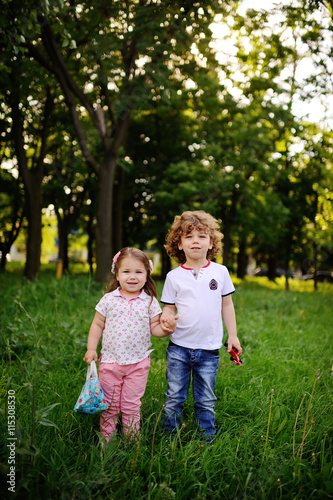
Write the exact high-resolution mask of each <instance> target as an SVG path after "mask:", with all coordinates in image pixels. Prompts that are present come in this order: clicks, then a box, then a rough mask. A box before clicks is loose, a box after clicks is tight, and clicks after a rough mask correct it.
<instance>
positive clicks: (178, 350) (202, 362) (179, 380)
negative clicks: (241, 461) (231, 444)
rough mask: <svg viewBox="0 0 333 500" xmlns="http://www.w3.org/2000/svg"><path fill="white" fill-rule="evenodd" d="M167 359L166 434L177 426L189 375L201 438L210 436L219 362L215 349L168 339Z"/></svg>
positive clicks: (213, 421)
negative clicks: (182, 345) (207, 349)
mask: <svg viewBox="0 0 333 500" xmlns="http://www.w3.org/2000/svg"><path fill="white" fill-rule="evenodd" d="M166 360H167V369H166V378H167V382H168V388H167V392H166V403H165V408H164V415H163V425H164V428H165V430H166V431H167V432H169V433H175V432H177V429H179V428H180V425H181V419H182V414H183V409H184V403H185V401H186V399H187V396H188V390H189V387H190V381H191V374H192V389H193V397H194V410H195V416H196V419H197V424H198V427H199V429H200V432H201V434H202V436H203V437H204V439H207V440H210V439H212V438H213V436H214V434H215V433H216V430H215V412H214V406H215V403H216V396H215V394H214V387H215V381H216V374H217V370H218V364H219V351H218V349H216V350H214V351H206V350H204V349H189V348H187V347H181V346H178V345H176V344H174V343H173V342H171V341H170V342H169V346H168V348H167V352H166Z"/></svg>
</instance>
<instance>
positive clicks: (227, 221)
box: [222, 190, 239, 267]
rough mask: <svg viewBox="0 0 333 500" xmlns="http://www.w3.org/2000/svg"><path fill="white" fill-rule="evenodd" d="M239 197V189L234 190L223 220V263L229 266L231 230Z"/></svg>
mask: <svg viewBox="0 0 333 500" xmlns="http://www.w3.org/2000/svg"><path fill="white" fill-rule="evenodd" d="M238 199H239V191H238V190H234V191H233V193H232V196H231V206H230V209H229V212H228V214H226V215H225V217H224V220H222V222H223V223H224V225H223V235H224V237H223V240H222V244H223V264H224V265H225V266H226V267H228V266H229V261H230V254H231V230H232V226H233V223H234V220H235V216H236V209H237V202H238Z"/></svg>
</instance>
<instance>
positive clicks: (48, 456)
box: [0, 266, 333, 500]
mask: <svg viewBox="0 0 333 500" xmlns="http://www.w3.org/2000/svg"><path fill="white" fill-rule="evenodd" d="M0 280H1V281H0V286H1V290H2V301H1V306H0V307H1V315H0V318H1V320H0V321H1V325H0V326H1V340H0V355H1V365H0V373H1V377H0V380H1V384H0V391H1V402H2V403H1V408H0V411H1V414H2V416H3V418H1V422H0V428H1V433H0V436H1V444H2V446H1V464H2V467H1V474H2V476H3V480H2V481H1V493H2V497H4V498H8V496H9V492H8V490H7V487H8V485H6V481H7V480H8V478H7V474H8V473H9V468H8V467H9V465H8V456H9V449H8V448H7V444H8V440H7V437H8V428H7V414H8V413H7V401H8V394H9V392H8V391H15V403H16V404H15V417H16V437H17V442H16V448H15V460H16V461H15V484H16V486H15V491H16V492H15V494H12V493H10V496H11V498H23V497H25V498H27V499H28V498H29V499H30V498H31V499H32V498H34V499H35V498H63V499H65V498H73V499H76V498H77V499H79V498H83V497H84V498H95V499H99V498H101V499H102V498H114V499H124V498H134V497H135V498H138V499H146V498H151V499H172V498H177V499H178V498H179V499H191V498H202V499H204V498H205V499H208V498H209V499H220V498H222V499H230V500H231V499H234V498H245V497H246V498H253V499H255V498H258V499H259V498H260V499H262V498H269V499H278V498H286V499H301V498H318V499H319V498H320V499H326V498H330V497H331V496H332V494H333V478H332V467H331V466H332V458H333V457H332V449H333V447H332V445H333V435H332V423H333V422H332V397H331V394H332V376H331V358H332V343H331V335H330V327H331V319H330V313H331V310H332V305H333V304H332V299H333V294H332V286H331V285H329V284H326V285H325V284H320V288H319V290H318V292H317V293H314V292H312V286H313V285H312V284H309V283H306V282H296V281H295V282H293V283H292V286H291V291H290V292H285V291H284V290H283V284H282V282H280V281H278V282H277V283H271V282H269V281H268V280H267V279H265V278H259V279H248V280H246V281H245V282H239V281H238V280H237V279H235V284H236V290H237V292H236V294H235V295H234V303H235V307H236V313H237V320H238V330H239V336H240V338H241V341H242V345H243V348H244V354H243V358H244V365H243V367H238V366H235V365H234V364H233V363H231V362H230V361H229V356H228V355H227V354H226V352H225V351H224V350H223V349H222V350H221V361H220V369H219V372H218V378H217V384H216V394H217V397H218V402H217V404H216V423H217V429H218V435H217V438H216V440H215V442H214V444H213V445H212V446H211V447H210V446H206V445H204V444H203V443H201V441H200V439H199V436H198V433H197V427H196V423H195V419H194V412H193V401H192V396H191V395H190V396H189V401H188V403H187V405H186V407H185V411H184V419H183V421H184V424H185V427H184V428H183V429H182V430H181V432H180V435H179V436H177V438H176V439H175V440H171V441H170V440H169V439H168V438H167V437H166V436H165V435H164V434H163V431H162V427H161V422H160V418H161V409H162V405H163V403H164V393H165V390H166V381H165V349H166V346H167V342H168V340H167V339H153V345H154V348H155V350H154V352H153V353H152V355H151V359H152V364H151V370H150V373H149V380H148V385H147V390H146V393H145V395H144V397H143V400H142V432H141V436H140V438H139V440H138V441H137V442H127V441H126V439H124V438H122V437H120V435H119V436H118V437H116V438H115V439H113V440H111V442H110V443H109V445H105V443H103V441H102V439H101V435H100V434H99V422H98V417H94V416H88V415H78V414H75V413H74V412H73V407H74V404H75V401H76V399H77V396H78V394H79V392H80V390H81V388H82V385H83V383H84V380H85V375H86V365H85V363H84V362H83V359H82V358H83V354H84V352H85V349H86V340H87V334H88V329H89V326H90V323H91V320H92V317H93V314H94V307H95V304H96V303H97V301H98V300H99V298H100V297H101V294H102V289H101V286H99V285H97V284H96V283H94V282H93V281H92V280H91V278H89V277H88V276H87V275H83V274H82V275H77V276H74V277H70V276H68V275H65V276H64V277H63V278H62V280H60V281H59V280H56V279H55V277H54V273H53V275H52V274H50V273H49V272H48V271H45V272H43V273H42V277H41V279H40V280H39V281H34V282H26V281H23V282H22V278H21V274H19V273H17V272H14V269H13V267H12V266H9V272H8V274H7V276H6V278H5V277H4V276H3V277H0ZM157 285H158V291H159V294H160V293H161V289H162V285H163V283H158V284H157ZM318 369H319V370H320V372H319V376H318V377H317V378H316V372H317V370H318ZM272 389H273V390H274V393H273V392H272ZM303 398H304V399H303Z"/></svg>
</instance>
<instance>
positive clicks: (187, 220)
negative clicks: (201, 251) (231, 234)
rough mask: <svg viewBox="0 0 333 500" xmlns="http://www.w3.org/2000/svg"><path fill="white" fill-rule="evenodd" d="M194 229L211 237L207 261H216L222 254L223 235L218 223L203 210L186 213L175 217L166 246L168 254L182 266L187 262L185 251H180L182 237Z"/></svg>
mask: <svg viewBox="0 0 333 500" xmlns="http://www.w3.org/2000/svg"><path fill="white" fill-rule="evenodd" d="M193 229H197V230H198V231H204V232H205V233H206V234H208V235H209V236H210V239H211V243H212V248H211V249H210V250H208V252H207V259H209V260H210V259H214V258H215V257H216V256H217V255H219V253H220V252H221V240H222V238H223V234H222V233H221V232H220V225H219V223H218V221H217V220H216V219H215V218H214V217H213V216H212V215H210V214H208V213H207V212H204V211H203V210H195V211H193V212H190V211H186V212H183V213H182V215H177V216H176V217H175V220H174V221H173V224H172V226H171V227H170V229H169V232H168V234H167V237H166V245H164V248H165V249H166V251H167V254H168V255H169V256H170V257H174V258H175V259H177V261H178V262H179V263H180V264H185V262H186V256H185V253H184V251H183V250H180V249H179V244H180V242H181V237H182V236H183V235H186V234H189V233H190V232H191V231H193Z"/></svg>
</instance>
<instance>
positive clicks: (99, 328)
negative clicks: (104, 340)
mask: <svg viewBox="0 0 333 500" xmlns="http://www.w3.org/2000/svg"><path fill="white" fill-rule="evenodd" d="M104 327H105V316H103V315H102V314H101V313H99V312H98V311H96V313H95V316H94V319H93V321H92V323H91V327H90V330H89V335H88V342H87V352H86V353H85V355H84V358H83V360H84V361H85V362H86V363H87V364H88V365H90V363H91V362H92V361H98V356H97V346H98V343H99V341H100V338H101V336H102V333H103V330H104Z"/></svg>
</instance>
